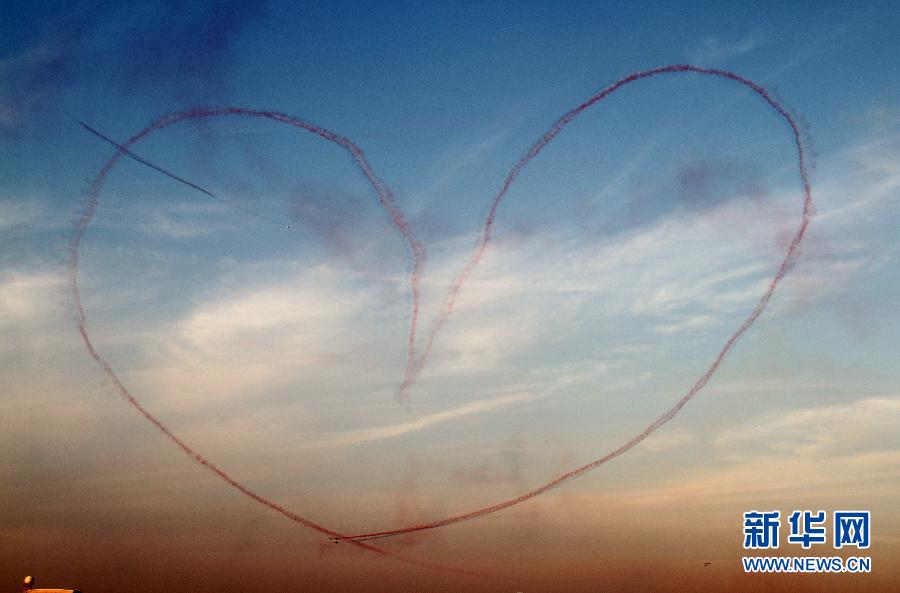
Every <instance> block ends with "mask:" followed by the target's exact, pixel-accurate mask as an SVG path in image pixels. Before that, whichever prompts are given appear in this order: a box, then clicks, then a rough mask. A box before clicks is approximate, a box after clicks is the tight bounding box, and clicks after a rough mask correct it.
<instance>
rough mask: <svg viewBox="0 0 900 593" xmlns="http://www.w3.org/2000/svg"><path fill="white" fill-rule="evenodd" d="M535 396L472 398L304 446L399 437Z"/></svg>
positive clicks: (353, 442)
mask: <svg viewBox="0 0 900 593" xmlns="http://www.w3.org/2000/svg"><path fill="white" fill-rule="evenodd" d="M535 399H538V396H537V395H535V394H532V393H522V394H517V395H506V396H501V397H495V398H492V399H486V400H479V401H473V402H469V403H466V404H463V405H461V406H458V407H456V408H451V409H449V410H445V411H443V412H436V413H433V414H429V415H427V416H422V417H420V418H416V419H414V420H410V421H408V422H402V423H400V424H392V425H390V426H380V427H376V428H364V429H361V430H352V431H348V432H344V433H341V434H338V435H337V436H334V437H331V438H327V439H323V440H319V441H316V442H313V443H308V444H307V445H306V446H307V447H314V448H321V447H340V446H346V445H358V444H362V443H370V442H372V441H380V440H383V439H392V438H397V437H399V436H402V435H405V434H408V433H411V432H418V431H421V430H425V429H426V428H429V427H431V426H434V425H436V424H442V423H445V422H450V421H452V420H456V419H459V418H462V417H465V416H471V415H474V414H482V413H485V412H491V411H493V410H496V409H498V408H503V407H508V406H511V405H513V404H521V403H524V402H527V401H534V400H535Z"/></svg>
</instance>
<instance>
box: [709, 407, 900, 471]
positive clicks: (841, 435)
mask: <svg viewBox="0 0 900 593" xmlns="http://www.w3.org/2000/svg"><path fill="white" fill-rule="evenodd" d="M898 425H900V397H873V398H866V399H862V400H858V401H854V402H850V403H846V404H834V405H830V406H819V407H815V408H807V409H797V410H790V411H787V412H778V413H772V414H769V415H766V416H764V417H762V418H757V419H748V420H746V421H745V422H742V423H741V425H739V426H732V427H730V428H728V429H726V430H723V431H721V432H720V433H719V434H718V435H717V436H716V438H715V443H716V445H717V446H718V447H721V448H727V449H731V450H734V449H740V450H749V451H761V450H762V451H774V452H778V453H780V454H785V455H789V456H791V457H795V456H805V457H809V456H823V455H826V454H829V453H833V454H849V453H851V452H858V451H867V450H882V449H890V448H892V447H893V448H897V449H898V450H900V440H898V439H897V438H896V436H897V435H896V431H895V428H896V427H897V426H898Z"/></svg>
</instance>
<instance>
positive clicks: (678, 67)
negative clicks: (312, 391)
mask: <svg viewBox="0 0 900 593" xmlns="http://www.w3.org/2000/svg"><path fill="white" fill-rule="evenodd" d="M682 72H693V73H697V74H704V75H708V76H717V77H720V78H726V79H728V80H733V81H735V82H738V83H740V84H742V85H744V86H746V87H748V88H750V89H751V90H752V91H754V92H755V93H757V94H758V95H759V96H761V97H762V98H763V99H764V100H765V101H766V103H768V104H769V106H771V107H772V108H773V109H774V110H775V111H776V112H777V113H778V114H779V115H781V116H782V117H783V118H784V119H785V121H787V123H788V125H789V126H790V128H791V132H792V134H793V136H794V143H795V145H796V147H797V162H798V168H799V172H800V180H801V182H802V184H803V216H802V220H801V222H800V227H799V228H798V229H797V232H796V234H795V235H794V238H793V240H792V241H791V244H790V246H789V247H788V250H787V252H786V254H785V257H784V260H783V261H782V262H781V265H780V266H779V268H778V271H777V272H776V273H775V275H774V276H773V277H772V280H771V282H770V283H769V287H768V289H767V290H766V291H765V293H764V294H763V295H762V297H761V298H760V300H759V302H758V303H757V304H756V307H754V309H753V311H752V312H751V313H750V315H749V316H747V318H746V319H745V320H744V322H743V323H742V324H741V325H740V327H739V328H738V329H737V331H735V332H734V334H732V335H731V337H730V338H728V340H727V341H726V342H725V345H724V346H723V347H722V349H721V350H720V351H719V354H718V355H717V356H716V358H715V359H714V360H713V362H712V364H711V365H710V366H709V368H708V369H707V370H706V372H705V373H703V375H702V376H701V377H700V378H699V379H697V381H696V383H694V385H693V386H692V387H691V388H690V389H689V390H688V392H687V393H686V394H685V395H684V396H683V397H682V398H681V399H679V400H678V401H677V402H676V403H675V405H674V406H672V407H671V408H670V409H669V410H667V411H666V412H664V413H663V414H662V415H661V416H660V417H659V418H657V419H656V420H654V421H653V422H652V423H650V424H649V425H648V426H647V427H646V428H645V429H644V430H643V431H641V432H640V433H639V434H637V435H636V436H635V437H633V438H632V439H631V440H629V441H628V442H626V443H625V444H624V445H622V446H621V447H619V448H618V449H615V450H613V451H611V452H609V453H607V454H606V455H604V456H603V457H600V458H599V459H595V460H594V461H591V462H590V463H587V464H585V465H582V466H581V467H578V468H576V469H573V470H572V471H569V472H566V473H564V474H562V475H561V476H558V477H557V478H554V479H553V480H551V481H549V482H547V483H546V484H544V485H542V486H539V487H538V488H535V489H534V490H531V491H529V492H526V493H524V494H522V495H520V496H516V497H515V498H511V499H509V500H505V501H502V502H499V503H497V504H493V505H490V506H486V507H483V508H480V509H477V510H474V511H471V512H468V513H462V514H459V515H453V516H450V517H447V518H445V519H440V520H437V521H431V522H429V523H421V524H419V525H413V526H411V527H405V528H402V529H391V530H386V531H377V532H372V533H363V534H359V535H354V536H351V537H346V538H343V540H342V541H364V540H368V539H376V538H385V537H391V536H394V535H400V534H403V533H412V532H415V531H423V530H426V529H434V528H437V527H444V526H446V525H452V524H454V523H461V522H463V521H470V520H472V519H477V518H478V517H483V516H484V515H488V514H490V513H495V512H497V511H500V510H503V509H506V508H509V507H511V506H514V505H517V504H520V503H522V502H525V501H526V500H529V499H531V498H534V497H536V496H539V495H541V494H543V493H545V492H547V491H548V490H552V489H553V488H556V487H557V486H559V485H560V484H562V483H564V482H568V481H569V480H573V479H575V478H577V477H579V476H581V475H583V474H585V473H587V472H589V471H591V470H593V469H595V468H597V467H600V466H601V465H603V464H604V463H606V462H608V461H611V460H613V459H615V458H616V457H619V456H620V455H622V454H623V453H626V452H627V451H629V450H630V449H632V448H633V447H634V446H635V445H637V444H638V443H640V442H641V441H643V440H644V439H645V438H647V437H648V436H650V435H651V434H653V433H654V432H656V430H657V429H659V428H660V427H661V426H663V425H664V424H666V423H667V422H669V420H671V419H672V418H674V417H675V416H676V415H677V414H678V412H680V411H681V409H682V408H683V407H684V406H685V405H686V404H687V403H688V402H689V401H690V400H691V398H693V397H694V395H696V394H697V393H698V392H699V391H700V390H701V389H703V387H704V386H705V385H706V384H707V382H708V381H709V380H710V379H711V378H712V376H713V375H714V374H715V372H716V371H717V370H718V368H719V366H720V365H721V364H722V361H723V360H725V357H726V356H727V355H728V353H729V352H730V351H731V349H732V348H733V347H734V345H735V343H737V341H738V340H739V339H740V338H741V336H743V335H744V333H745V332H746V331H747V330H748V329H749V328H750V326H751V325H753V322H754V321H756V319H757V318H758V317H759V316H760V315H761V314H762V312H763V311H764V310H765V308H766V306H767V305H768V304H769V300H770V299H771V298H772V295H773V294H774V293H775V289H776V288H778V285H779V283H780V282H781V280H782V278H784V276H785V275H787V273H788V272H789V271H790V270H791V268H792V267H793V266H794V264H795V262H796V258H797V256H798V255H799V252H800V244H801V243H802V241H803V236H804V235H805V234H806V229H807V227H808V226H809V222H810V217H811V213H812V192H811V190H810V186H809V175H808V174H807V169H806V157H805V153H804V149H803V142H802V140H801V134H800V129H799V127H798V126H797V123H796V122H795V120H794V118H793V117H791V115H790V114H789V113H788V112H787V110H786V109H785V108H784V107H783V106H782V105H781V104H780V103H778V102H777V101H775V99H773V98H772V97H771V95H770V94H769V93H768V91H766V90H765V89H764V88H763V87H761V86H759V85H758V84H756V83H755V82H753V81H751V80H748V79H746V78H744V77H742V76H739V75H738V74H735V73H733V72H729V71H727V70H717V69H712V68H699V67H697V66H691V65H688V64H674V65H669V66H661V67H658V68H652V69H650V70H643V71H640V72H635V73H633V74H629V75H628V76H626V77H624V78H622V79H620V80H618V81H616V82H614V83H613V84H611V85H610V86H608V87H606V88H605V89H603V90H601V91H599V92H597V93H596V94H595V95H594V96H592V97H591V98H590V99H588V100H587V101H585V102H584V103H582V104H581V105H578V106H577V107H575V108H573V109H571V110H570V111H568V112H566V113H565V114H564V115H563V116H562V117H560V118H559V119H558V120H556V122H555V123H554V124H553V125H552V126H550V128H549V129H548V130H547V131H546V132H545V133H544V134H543V135H542V136H541V137H540V138H539V139H538V140H537V141H536V142H535V143H534V144H532V145H531V147H530V148H529V149H528V152H527V153H525V155H524V156H522V157H521V158H520V159H519V160H518V161H516V163H515V164H514V165H513V166H512V168H511V169H510V170H509V172H508V173H507V175H506V178H505V179H504V181H503V185H502V186H501V188H500V191H499V192H497V194H496V195H495V196H494V200H493V202H492V203H491V208H490V211H489V212H488V217H487V221H486V222H485V225H484V230H483V231H482V236H481V241H480V243H479V245H478V248H477V249H476V250H475V253H474V255H473V256H472V258H471V259H470V260H469V262H468V263H467V264H466V266H465V268H463V271H462V272H461V273H460V274H459V276H457V278H456V280H455V281H454V282H453V284H452V285H451V288H450V294H449V296H448V299H447V302H446V305H445V306H444V309H443V311H442V313H441V315H440V317H439V318H438V320H437V322H436V324H435V325H434V327H433V329H432V330H431V334H430V335H429V337H428V342H427V344H426V346H425V349H424V351H423V353H422V356H421V357H420V358H419V360H418V361H417V363H416V366H415V367H414V368H413V369H411V371H410V372H408V373H407V379H406V380H404V383H403V384H402V385H401V387H400V389H401V391H403V390H404V389H409V387H410V386H412V384H413V383H414V382H415V379H416V377H417V376H418V374H419V372H420V371H421V370H422V368H423V366H424V364H425V362H426V361H427V358H428V354H429V353H430V351H431V347H432V344H433V343H434V338H435V336H436V335H437V333H438V332H439V331H440V330H441V328H442V327H443V326H444V324H446V323H447V320H448V319H449V318H450V315H451V314H452V313H453V306H454V304H455V303H456V298H457V296H458V295H459V292H460V290H461V289H462V287H463V284H464V283H465V281H466V279H467V278H468V277H469V275H470V274H471V273H472V271H473V270H474V269H475V266H477V265H478V263H479V262H480V261H481V258H482V257H483V256H484V253H485V251H486V250H487V247H488V245H489V244H490V241H491V231H492V229H493V226H494V219H495V218H496V215H497V208H498V207H499V206H500V203H501V202H502V201H503V199H504V198H505V197H506V194H507V193H508V192H509V188H510V187H511V186H512V183H513V182H514V181H515V179H516V178H517V177H518V176H519V173H521V171H522V169H524V168H525V166H526V165H527V164H528V163H530V162H531V160H532V159H534V158H535V157H536V156H537V155H538V154H540V152H541V150H543V149H544V147H545V146H547V144H549V143H550V141H551V140H553V139H554V138H555V137H556V135H557V134H559V133H560V132H561V131H562V129H563V128H564V127H566V126H567V125H568V124H569V123H570V122H571V121H572V120H574V119H575V118H576V117H578V115H580V114H581V113H582V112H583V111H585V110H586V109H587V108H588V107H591V106H592V105H594V104H595V103H597V102H599V101H601V100H602V99H604V98H605V97H607V96H609V95H610V94H611V93H613V92H615V91H616V90H617V89H619V88H621V87H623V86H625V85H626V84H629V83H632V82H635V81H637V80H640V79H643V78H650V77H652V76H657V75H659V74H666V73H682Z"/></svg>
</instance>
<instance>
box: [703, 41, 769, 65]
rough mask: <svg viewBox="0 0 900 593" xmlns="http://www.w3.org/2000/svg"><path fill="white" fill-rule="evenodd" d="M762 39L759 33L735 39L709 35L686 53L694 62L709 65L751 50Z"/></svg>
mask: <svg viewBox="0 0 900 593" xmlns="http://www.w3.org/2000/svg"><path fill="white" fill-rule="evenodd" d="M761 43H762V40H761V39H760V37H759V36H757V35H747V36H745V37H743V38H741V39H737V40H734V41H727V40H722V39H719V38H717V37H707V38H706V39H704V40H703V41H702V42H701V43H700V44H699V45H697V46H696V47H693V48H691V49H689V50H688V51H687V52H685V54H686V55H687V58H688V60H690V61H691V63H692V64H697V65H701V66H702V65H709V64H717V63H720V62H725V61H727V60H729V59H731V58H733V57H735V56H740V55H742V54H745V53H748V52H751V51H753V50H755V49H756V48H757V47H759V46H760V44H761Z"/></svg>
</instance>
